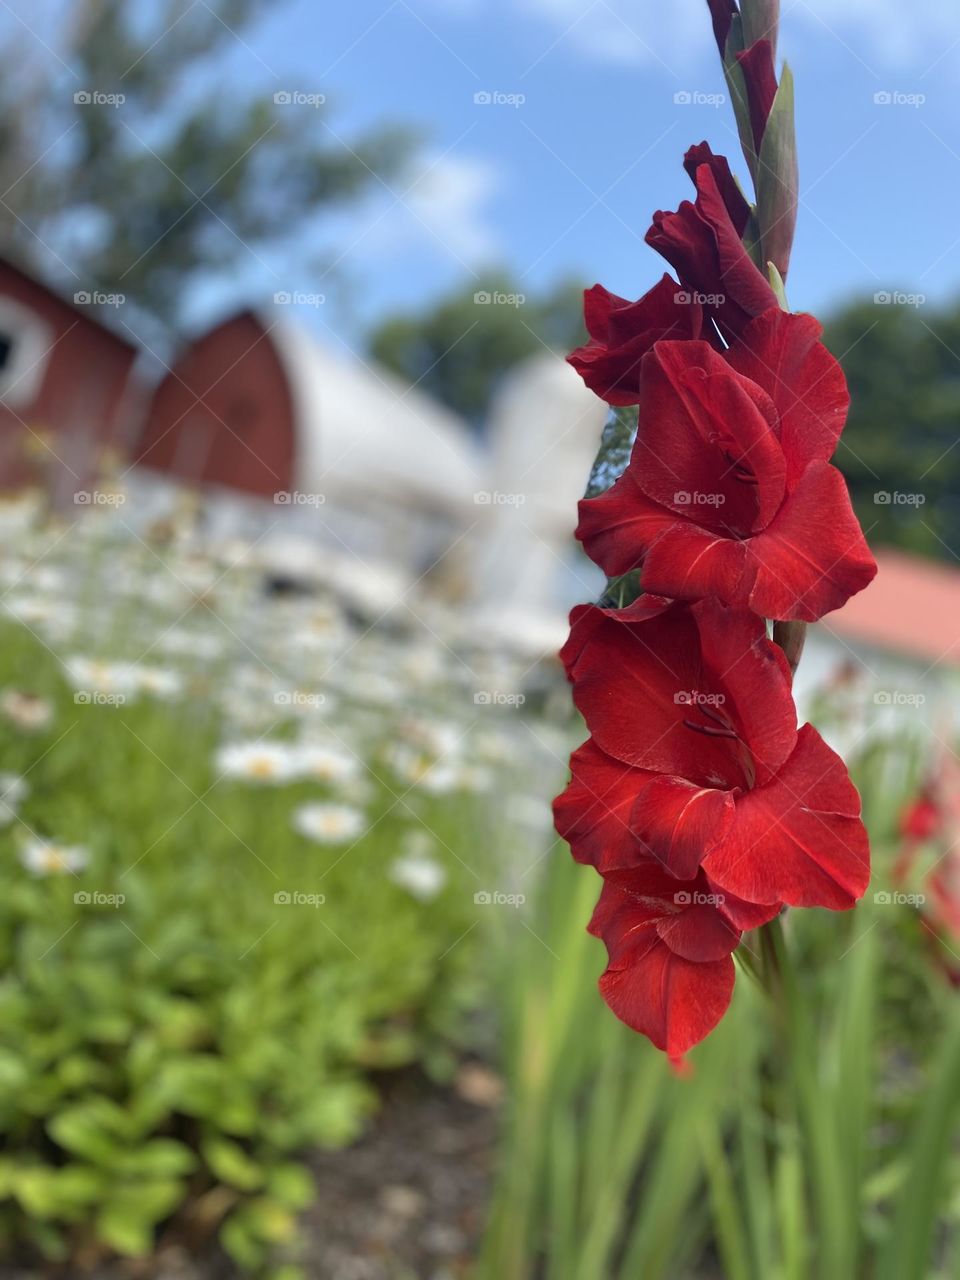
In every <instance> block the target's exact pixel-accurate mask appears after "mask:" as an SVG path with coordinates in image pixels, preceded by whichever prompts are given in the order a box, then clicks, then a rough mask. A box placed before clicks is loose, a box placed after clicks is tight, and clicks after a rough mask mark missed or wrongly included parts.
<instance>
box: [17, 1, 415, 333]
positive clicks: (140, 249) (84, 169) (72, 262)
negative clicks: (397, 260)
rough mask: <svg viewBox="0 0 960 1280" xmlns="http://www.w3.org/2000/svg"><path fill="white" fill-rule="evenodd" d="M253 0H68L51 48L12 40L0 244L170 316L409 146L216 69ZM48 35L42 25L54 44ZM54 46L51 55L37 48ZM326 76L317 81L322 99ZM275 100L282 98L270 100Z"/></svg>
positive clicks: (352, 191)
mask: <svg viewBox="0 0 960 1280" xmlns="http://www.w3.org/2000/svg"><path fill="white" fill-rule="evenodd" d="M267 8H268V5H267V3H266V2H265V0H211V3H210V4H192V3H189V0H157V2H156V3H154V4H153V5H152V6H150V7H149V9H148V10H147V11H146V12H147V15H148V20H145V14H144V11H143V10H142V8H141V6H135V5H132V4H129V3H126V2H125V0H75V2H74V3H73V4H72V5H71V6H70V8H69V10H68V20H67V25H66V27H65V28H58V44H57V48H56V49H53V48H52V47H51V48H50V49H49V50H47V51H44V50H43V49H41V48H40V47H39V45H38V44H37V42H36V41H35V40H33V39H32V38H27V37H26V36H24V38H23V41H22V47H21V48H18V49H16V50H15V51H13V52H9V50H8V57H7V60H6V62H5V68H6V74H5V76H4V82H3V85H2V87H0V190H2V191H3V195H2V197H0V238H2V242H3V243H4V244H5V245H6V247H7V248H8V249H13V250H14V251H15V252H16V254H17V256H18V257H19V258H20V259H21V260H23V261H25V262H26V263H27V265H31V266H34V267H39V268H41V271H42V274H43V276H44V277H45V278H48V279H51V278H52V279H53V281H54V282H55V283H59V284H61V285H62V286H63V287H64V288H65V289H66V290H67V291H68V292H75V291H78V290H83V291H88V292H90V293H94V292H95V291H102V292H104V293H122V294H123V295H124V297H125V299H126V301H127V302H128V303H132V304H133V305H134V307H135V308H136V309H137V310H138V311H140V312H141V315H142V318H144V319H145V320H146V319H147V318H149V320H150V321H153V322H159V325H160V327H161V328H163V327H164V326H172V325H174V324H175V323H176V322H177V320H178V319H179V318H180V316H181V312H182V303H183V299H184V293H185V285H186V284H187V282H189V281H191V280H193V279H196V278H197V277H198V275H200V274H202V275H203V276H205V277H207V278H209V277H210V276H211V275H213V276H216V275H217V273H221V274H223V273H229V272H230V271H231V269H233V268H235V266H236V265H237V264H238V263H239V262H242V261H243V260H244V259H245V258H246V257H247V256H248V255H249V254H250V253H254V254H256V253H258V252H262V251H263V249H264V247H265V246H268V245H270V244H272V243H279V242H282V241H283V240H284V239H285V238H288V237H290V236H291V235H292V234H294V233H295V232H296V231H297V230H298V229H299V228H300V227H301V226H302V225H303V224H304V223H305V222H306V221H307V220H308V219H312V218H315V217H316V215H317V211H318V209H320V208H322V207H324V206H328V205H331V204H333V203H335V202H338V201H342V200H347V199H349V198H351V197H355V196H356V195H358V194H359V193H360V192H362V191H363V190H364V189H365V188H366V187H367V186H368V185H370V184H372V183H374V181H375V176H376V175H388V174H389V173H391V172H393V171H394V170H395V168H396V166H397V165H398V164H399V163H400V162H401V161H402V160H403V159H405V157H406V154H407V150H408V148H407V145H406V143H407V139H406V136H405V135H403V134H401V133H400V132H398V131H395V130H389V131H384V130H381V131H376V132H371V133H369V134H367V135H365V136H362V137H360V138H351V139H350V142H349V146H347V145H345V144H344V143H342V142H340V141H338V140H337V139H336V138H335V137H333V136H332V135H331V134H329V133H328V132H326V130H325V129H324V125H323V121H324V116H325V113H326V112H327V110H328V108H327V106H325V105H324V104H322V103H321V104H320V105H312V104H309V103H304V104H299V105H298V103H297V102H296V101H294V102H290V103H285V102H283V101H281V102H279V103H278V102H276V101H275V100H274V90H275V88H281V87H282V88H286V86H280V85H275V84H274V82H273V79H272V77H270V76H269V75H267V74H266V72H265V73H264V76H263V79H264V80H266V81H267V82H268V89H267V90H266V91H264V92H259V91H246V90H245V89H244V88H243V85H242V83H238V82H237V80H236V79H233V78H226V77H224V75H223V74H222V73H221V71H220V65H221V61H222V59H223V58H225V57H226V56H227V55H229V54H231V53H234V52H236V46H237V44H238V40H241V39H242V35H243V33H244V31H245V29H246V28H247V27H248V26H249V25H250V24H252V23H254V22H255V21H256V20H257V18H258V17H259V16H260V15H261V14H262V13H265V12H266V11H267ZM52 40H53V37H52V36H51V41H52ZM51 54H52V55H53V56H50V55H51ZM322 88H323V86H317V89H318V94H317V95H316V96H317V97H322V96H323V95H322V94H321V93H319V90H321V89H322ZM281 98H282V94H281Z"/></svg>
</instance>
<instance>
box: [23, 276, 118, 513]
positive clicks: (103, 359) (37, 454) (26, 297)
mask: <svg viewBox="0 0 960 1280" xmlns="http://www.w3.org/2000/svg"><path fill="white" fill-rule="evenodd" d="M94 301H95V299H93V298H91V297H90V295H89V294H88V293H78V294H76V295H75V300H74V301H73V302H68V301H66V300H65V299H64V298H62V297H60V296H59V295H58V294H57V293H55V292H54V291H53V290H52V289H49V288H47V286H46V285H43V284H41V283H40V282H39V281H38V280H37V279H36V278H35V277H34V276H32V275H30V274H28V273H27V272H26V271H24V270H22V269H21V268H20V267H18V266H16V265H15V264H14V263H13V262H11V261H10V260H9V259H7V258H2V257H0V487H2V488H3V489H12V488H19V487H21V486H22V485H25V484H40V485H42V486H43V487H44V488H47V489H48V490H49V491H50V492H51V493H52V494H53V495H54V497H55V498H57V499H59V500H60V501H68V500H70V499H69V496H70V495H73V494H76V493H77V492H79V491H82V490H84V489H89V488H90V485H91V481H92V478H93V477H94V476H95V474H96V471H97V465H98V460H99V458H100V455H101V454H102V452H103V450H104V448H105V447H106V446H108V445H112V446H116V447H118V448H122V447H123V445H124V444H125V440H124V436H125V435H127V434H128V425H129V423H128V414H127V410H128V406H129V401H128V399H127V397H128V392H129V389H130V386H131V379H130V373H131V369H132V367H133V363H134V360H135V359H136V357H137V353H138V352H137V347H136V346H135V345H134V344H133V343H132V342H129V341H128V340H127V339H126V338H124V337H121V336H120V335H118V334H117V333H114V332H113V331H112V330H111V329H109V328H108V327H107V326H106V325H105V324H103V323H102V322H101V320H100V319H99V318H98V313H97V312H96V311H95V309H94V306H93V303H94Z"/></svg>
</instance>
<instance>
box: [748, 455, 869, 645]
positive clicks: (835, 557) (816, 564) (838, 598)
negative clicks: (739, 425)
mask: <svg viewBox="0 0 960 1280" xmlns="http://www.w3.org/2000/svg"><path fill="white" fill-rule="evenodd" d="M746 546H747V560H748V568H747V572H748V574H750V576H751V577H752V578H753V587H752V589H751V592H750V607H751V608H752V609H753V610H755V612H756V613H758V614H760V615H761V616H762V617H765V618H776V619H788V620H791V619H793V620H798V621H801V622H815V621H816V620H817V619H818V618H822V617H823V615H824V614H825V613H829V612H830V611H831V609H839V608H840V606H841V605H843V604H846V602H847V600H849V599H850V597H851V596H852V595H856V593H857V592H858V591H862V590H863V588H864V587H866V586H867V585H868V584H869V583H870V582H871V581H872V580H873V578H874V575H875V574H876V572H877V565H876V561H875V560H874V558H873V556H872V555H871V554H870V549H869V547H868V546H867V544H866V541H865V540H864V536H863V531H862V530H861V528H860V525H859V523H858V521H857V517H856V516H855V515H854V513H853V508H852V507H851V506H850V497H849V494H848V493H847V486H846V483H845V481H844V479H843V476H842V475H841V474H840V472H839V471H837V470H836V468H835V467H832V466H830V464H829V463H826V462H814V463H811V465H810V466H809V467H808V468H807V470H806V472H805V473H804V475H803V477H802V479H801V480H800V482H799V484H798V485H797V487H796V488H795V489H794V491H793V493H792V494H791V495H790V496H789V497H788V498H787V500H786V502H785V503H784V504H783V507H782V508H781V509H780V512H779V514H778V515H777V517H776V519H775V520H774V521H773V523H772V524H771V525H770V526H769V528H767V529H765V530H764V531H763V533H759V534H757V535H756V537H754V538H751V539H749V541H748V542H747V544H746Z"/></svg>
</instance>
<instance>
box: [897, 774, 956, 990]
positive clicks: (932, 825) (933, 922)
mask: <svg viewBox="0 0 960 1280" xmlns="http://www.w3.org/2000/svg"><path fill="white" fill-rule="evenodd" d="M900 835H901V848H900V856H899V858H898V859H897V862H896V864H895V866H894V868H893V876H892V879H893V883H894V884H895V885H896V886H897V889H898V890H899V891H900V892H903V893H905V894H907V895H908V898H909V899H910V900H912V901H915V902H916V904H917V906H918V907H919V916H920V923H921V927H922V928H923V930H924V933H925V935H926V937H927V938H928V940H929V942H930V944H931V954H932V957H933V961H934V964H935V965H936V966H937V968H938V969H939V970H940V971H941V972H942V973H943V974H944V975H945V977H946V978H947V980H948V981H949V982H950V984H951V986H954V987H960V954H958V953H960V766H958V764H957V760H956V757H955V756H954V755H953V754H952V752H947V751H945V752H944V754H943V758H942V760H941V761H940V764H939V766H938V768H937V769H936V770H935V771H934V772H933V773H932V774H931V776H930V777H929V778H928V779H927V781H926V782H925V783H924V785H923V787H922V788H921V790H920V792H919V794H918V795H917V796H916V797H915V798H914V799H913V800H912V801H911V803H910V805H909V806H908V807H907V810H906V812H905V813H904V814H903V817H902V819H901V823H900ZM928 855H932V856H928ZM916 883H919V888H920V892H919V893H917V892H915V884H916Z"/></svg>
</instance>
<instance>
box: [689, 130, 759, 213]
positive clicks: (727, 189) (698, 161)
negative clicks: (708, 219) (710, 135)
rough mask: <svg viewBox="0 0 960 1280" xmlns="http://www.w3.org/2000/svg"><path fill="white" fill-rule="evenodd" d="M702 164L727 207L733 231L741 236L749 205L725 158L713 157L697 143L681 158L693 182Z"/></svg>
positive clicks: (703, 143) (700, 143)
mask: <svg viewBox="0 0 960 1280" xmlns="http://www.w3.org/2000/svg"><path fill="white" fill-rule="evenodd" d="M702 164H705V165H709V167H710V170H711V172H712V173H713V177H714V181H715V182H716V184H717V190H718V191H719V192H720V195H721V196H722V197H723V203H724V204H725V205H726V206H727V212H728V213H729V215H730V221H731V222H732V223H733V226H734V230H735V231H736V233H737V235H738V236H742V235H743V233H744V231H745V229H746V226H747V223H748V222H749V221H750V205H749V204H748V203H747V201H746V198H745V197H744V194H743V192H742V191H741V190H740V188H739V186H738V185H737V181H736V179H735V178H734V176H733V174H732V173H731V172H730V163H729V161H728V160H727V157H726V156H715V155H714V154H713V152H712V151H711V150H710V147H709V146H708V144H707V143H706V142H698V143H697V145H696V146H695V147H691V148H690V149H689V150H688V151H687V154H686V155H685V156H684V157H683V167H684V168H685V169H686V171H687V173H688V174H689V175H690V177H691V179H692V180H693V181H694V182H696V180H697V170H698V169H699V168H700V166H701V165H702Z"/></svg>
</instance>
